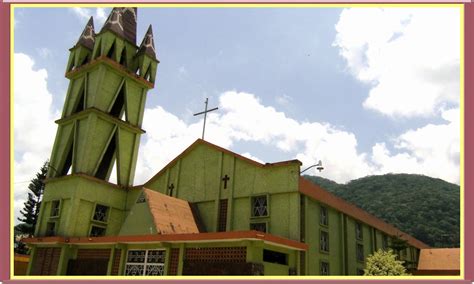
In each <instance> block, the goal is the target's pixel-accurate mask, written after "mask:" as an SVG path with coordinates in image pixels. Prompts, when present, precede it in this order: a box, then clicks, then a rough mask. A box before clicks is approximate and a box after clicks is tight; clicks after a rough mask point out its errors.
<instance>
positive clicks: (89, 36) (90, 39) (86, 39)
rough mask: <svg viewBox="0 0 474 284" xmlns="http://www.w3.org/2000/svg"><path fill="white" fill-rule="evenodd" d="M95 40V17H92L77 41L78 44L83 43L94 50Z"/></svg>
mask: <svg viewBox="0 0 474 284" xmlns="http://www.w3.org/2000/svg"><path fill="white" fill-rule="evenodd" d="M94 42H95V30H94V19H93V18H92V17H90V19H89V21H88V22H87V24H86V27H85V28H84V30H83V31H82V34H81V36H80V37H79V40H78V41H77V43H76V46H78V45H83V46H85V47H87V48H88V49H90V50H92V49H93V48H94Z"/></svg>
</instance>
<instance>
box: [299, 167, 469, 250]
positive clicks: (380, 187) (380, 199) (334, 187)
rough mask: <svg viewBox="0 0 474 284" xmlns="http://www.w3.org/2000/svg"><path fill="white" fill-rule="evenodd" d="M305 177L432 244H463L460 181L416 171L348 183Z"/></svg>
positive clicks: (449, 245) (434, 245) (439, 245)
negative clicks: (421, 173)
mask: <svg viewBox="0 0 474 284" xmlns="http://www.w3.org/2000/svg"><path fill="white" fill-rule="evenodd" d="M305 178H307V179H308V180H311V181H312V182H313V183H315V184H318V185H320V186H321V187H323V188H324V189H326V190H327V191H330V192H332V193H334V194H336V195H337V196H339V197H341V198H343V199H345V200H347V201H349V202H351V203H353V204H355V205H357V206H358V207H360V208H362V209H364V210H366V211H367V212H369V213H371V214H373V215H375V216H377V217H379V218H380V219H382V220H385V221H386V222H387V223H390V224H392V225H394V226H395V227H397V228H399V229H400V230H402V231H403V232H405V233H408V234H410V235H412V236H414V237H415V238H417V239H419V240H420V241H423V242H424V243H426V244H428V245H430V246H432V247H459V232H460V215H459V205H460V202H459V200H460V189H459V186H458V185H456V184H452V183H449V182H446V181H443V180H441V179H437V178H431V177H427V176H423V175H412V174H386V175H380V176H368V177H364V178H360V179H357V180H353V181H350V182H349V183H347V184H338V183H336V182H334V181H332V180H329V179H325V178H321V177H316V176H305Z"/></svg>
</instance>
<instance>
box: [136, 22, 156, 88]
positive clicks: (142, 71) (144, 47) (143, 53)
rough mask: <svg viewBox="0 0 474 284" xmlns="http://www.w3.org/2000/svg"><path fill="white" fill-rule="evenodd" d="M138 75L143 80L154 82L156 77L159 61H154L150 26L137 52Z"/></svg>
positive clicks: (154, 53)
mask: <svg viewBox="0 0 474 284" xmlns="http://www.w3.org/2000/svg"><path fill="white" fill-rule="evenodd" d="M137 59H138V68H137V71H138V75H139V76H140V77H142V78H145V80H148V81H150V82H154V78H155V76H156V67H157V64H158V63H159V61H158V60H157V59H156V51H155V41H154V39H153V30H152V28H151V25H150V26H149V27H148V30H147V32H146V34H145V36H144V37H143V40H142V43H141V44H140V47H139V49H138V52H137Z"/></svg>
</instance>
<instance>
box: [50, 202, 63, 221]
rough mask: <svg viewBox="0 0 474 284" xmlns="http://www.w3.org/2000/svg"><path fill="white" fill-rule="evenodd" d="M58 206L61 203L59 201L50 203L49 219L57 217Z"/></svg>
mask: <svg viewBox="0 0 474 284" xmlns="http://www.w3.org/2000/svg"><path fill="white" fill-rule="evenodd" d="M60 205H61V203H60V201H59V200H53V201H51V214H50V215H49V216H50V217H59V213H60Z"/></svg>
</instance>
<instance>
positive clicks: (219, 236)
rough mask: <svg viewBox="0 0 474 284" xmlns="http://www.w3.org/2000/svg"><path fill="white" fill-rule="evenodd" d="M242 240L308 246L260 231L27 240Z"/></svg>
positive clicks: (35, 241) (31, 240)
mask: <svg viewBox="0 0 474 284" xmlns="http://www.w3.org/2000/svg"><path fill="white" fill-rule="evenodd" d="M241 240H263V241H264V242H265V243H269V244H272V245H276V246H281V247H286V248H290V249H296V250H307V249H308V245H307V244H305V243H301V242H298V241H294V240H290V239H286V238H282V237H279V236H275V235H271V234H267V233H262V232H258V231H230V232H212V233H199V234H173V235H169V234H168V235H141V236H105V237H70V238H66V237H58V236H56V237H38V238H25V239H23V240H22V241H23V242H24V243H28V244H63V243H69V244H78V245H79V244H83V245H87V244H114V243H160V242H168V243H193V242H214V243H215V242H233V241H241Z"/></svg>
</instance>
